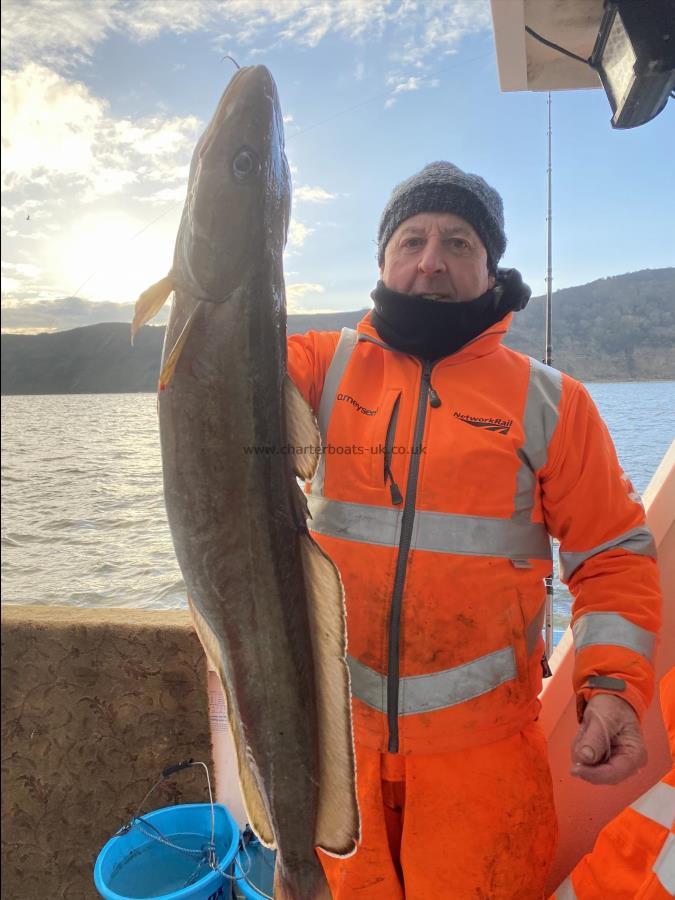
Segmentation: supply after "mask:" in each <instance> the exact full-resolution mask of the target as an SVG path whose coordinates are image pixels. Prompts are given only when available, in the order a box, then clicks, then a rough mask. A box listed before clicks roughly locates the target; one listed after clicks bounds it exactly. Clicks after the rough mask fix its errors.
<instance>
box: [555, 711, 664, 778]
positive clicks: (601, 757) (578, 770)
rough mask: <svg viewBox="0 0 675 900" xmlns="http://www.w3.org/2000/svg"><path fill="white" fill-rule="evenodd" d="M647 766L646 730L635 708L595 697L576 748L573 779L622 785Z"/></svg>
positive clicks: (584, 720) (581, 729) (577, 739)
mask: <svg viewBox="0 0 675 900" xmlns="http://www.w3.org/2000/svg"><path fill="white" fill-rule="evenodd" d="M646 762H647V751H646V749H645V744H644V740H643V738H642V729H641V727H640V722H639V720H638V717H637V715H636V713H635V710H634V709H633V707H632V706H631V705H630V704H629V703H627V702H626V701H625V700H622V699H621V698H620V697H614V696H612V695H611V694H596V695H595V696H594V697H591V699H590V700H589V701H588V704H587V705H586V709H585V710H584V718H583V721H582V723H581V725H580V727H579V731H578V732H577V736H576V738H575V740H574V743H573V744H572V775H576V776H578V777H579V778H583V779H585V780H586V781H590V782H591V783H592V784H618V783H619V782H620V781H623V780H624V779H625V778H628V777H629V776H630V775H633V773H635V772H637V770H638V769H641V768H642V766H644V764H645V763H646Z"/></svg>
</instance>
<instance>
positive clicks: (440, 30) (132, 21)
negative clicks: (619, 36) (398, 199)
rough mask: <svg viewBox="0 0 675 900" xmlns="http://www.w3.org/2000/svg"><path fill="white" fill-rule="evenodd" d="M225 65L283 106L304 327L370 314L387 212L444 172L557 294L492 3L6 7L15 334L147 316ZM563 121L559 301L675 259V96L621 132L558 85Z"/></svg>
mask: <svg viewBox="0 0 675 900" xmlns="http://www.w3.org/2000/svg"><path fill="white" fill-rule="evenodd" d="M497 2H499V0H497ZM226 54H229V55H231V56H233V57H234V58H235V59H236V60H237V62H238V63H239V64H240V65H241V66H245V65H256V64H264V65H266V66H267V67H268V68H269V69H270V71H271V72H272V75H273V76H274V79H275V81H276V83H277V87H278V90H279V95H280V99H281V106H282V110H283V114H284V121H285V132H286V153H287V156H288V159H289V163H290V165H291V172H292V178H293V209H292V219H291V227H290V233H289V242H288V245H287V249H286V254H285V277H286V288H287V299H288V308H289V312H324V311H325V312H328V311H337V310H354V309H362V308H364V307H367V306H369V305H370V300H369V294H370V291H371V290H372V288H373V287H374V286H375V283H376V281H377V277H378V271H377V260H376V235H377V226H378V222H379V217H380V214H381V212H382V209H383V208H384V206H385V204H386V202H387V199H388V197H389V195H390V193H391V190H392V188H393V187H394V186H395V185H396V184H398V183H399V182H400V181H402V180H404V179H405V178H407V177H409V176H410V175H412V174H413V173H415V172H417V171H419V169H421V168H422V167H423V166H424V165H425V164H427V163H429V162H432V161H434V160H437V159H446V160H449V161H451V162H453V163H455V164H456V165H458V166H459V167H460V168H462V169H465V170H466V171H470V172H475V173H477V174H479V175H481V176H483V177H484V178H485V179H486V180H487V181H488V183H489V184H491V185H492V186H494V187H495V188H496V189H497V190H498V191H499V192H500V194H501V195H502V197H503V200H504V206H505V215H506V233H507V237H508V248H507V251H506V255H505V257H504V259H503V261H502V265H505V266H515V267H516V268H518V269H520V271H521V272H522V273H523V276H524V278H525V280H526V281H527V282H528V283H529V284H530V285H531V287H532V289H533V293H534V294H535V295H537V294H541V293H544V292H545V275H546V205H547V197H546V185H547V174H546V167H547V135H546V132H547V115H548V113H547V95H546V94H542V93H531V92H517V93H502V92H501V91H500V88H499V79H498V73H497V64H496V54H495V47H494V39H493V34H492V19H491V15H490V6H489V3H488V0H424V2H422V0H396V2H395V0H321V2H306V0H186V2H183V0H4V2H3V16H2V328H3V331H15V332H35V331H53V330H62V329H67V328H74V327H78V326H81V325H89V324H93V323H95V322H105V321H130V320H131V316H132V310H133V303H134V302H135V300H136V298H137V296H138V295H139V294H140V293H141V292H142V291H143V290H145V288H147V287H148V286H149V285H150V284H151V283H153V282H154V281H156V280H157V279H159V278H161V277H162V276H163V275H165V274H166V273H167V271H168V269H169V268H170V265H171V259H172V256H173V245H174V241H175V235H176V231H177V227H178V221H179V218H180V212H181V208H182V204H183V200H184V197H185V188H186V183H187V172H188V166H189V162H190V157H191V154H192V150H193V148H194V145H195V143H196V141H197V139H198V137H199V135H200V134H201V132H202V131H203V129H204V127H205V126H206V124H207V123H208V121H209V119H210V117H211V115H212V114H213V112H214V110H215V108H216V105H217V103H218V100H219V98H220V96H221V94H222V92H223V90H224V88H225V87H226V85H227V83H228V81H229V79H230V78H231V77H232V75H233V74H234V65H233V64H232V63H231V62H230V61H229V60H227V59H223V57H224V56H225V55H226ZM552 116H553V217H552V222H553V287H554V289H558V288H565V287H571V286H573V285H577V284H585V283H587V282H589V281H593V280H595V279H597V278H604V277H606V276H610V275H617V274H622V273H624V272H630V271H636V270H639V269H645V268H661V267H665V266H672V265H673V264H675V227H674V226H673V214H672V209H673V207H674V205H675V188H674V186H673V185H674V179H673V173H672V170H673V164H672V148H673V146H675V102H670V103H669V105H668V107H667V108H666V110H665V111H664V112H663V113H661V115H660V116H658V117H657V118H656V119H654V120H653V121H652V122H650V123H648V124H647V125H644V126H641V127H640V128H635V129H631V130H627V131H616V130H613V129H612V128H611V126H610V121H609V120H610V118H611V110H610V107H609V104H608V101H607V99H606V97H605V95H604V92H603V91H602V90H587V91H561V92H556V93H554V94H553V101H552ZM156 321H158V322H161V321H162V317H161V316H160V317H158V319H157V320H156Z"/></svg>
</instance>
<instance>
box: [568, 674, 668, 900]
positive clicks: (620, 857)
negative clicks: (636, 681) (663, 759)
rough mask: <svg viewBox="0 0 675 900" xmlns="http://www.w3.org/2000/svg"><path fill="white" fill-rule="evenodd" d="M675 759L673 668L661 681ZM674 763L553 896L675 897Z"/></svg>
mask: <svg viewBox="0 0 675 900" xmlns="http://www.w3.org/2000/svg"><path fill="white" fill-rule="evenodd" d="M661 708H662V710H663V718H664V721H665V723H666V727H667V728H668V731H669V736H670V749H671V754H672V756H673V761H674V762H675V669H671V670H670V672H669V673H668V674H667V675H666V676H665V677H664V678H663V679H662V680H661ZM674 820H675V767H673V769H672V770H671V771H670V772H669V773H668V774H667V775H666V776H665V778H663V779H662V780H661V781H660V782H659V783H658V784H656V785H654V787H653V788H651V789H650V790H649V791H647V792H646V793H645V794H643V795H642V796H641V797H640V798H639V799H637V800H636V801H635V802H634V803H631V805H630V806H629V807H628V808H627V809H624V810H623V811H622V812H621V813H619V815H618V816H616V817H615V818H614V819H612V821H611V822H609V824H607V825H606V826H605V827H604V828H603V829H602V831H601V832H600V834H599V835H598V839H597V841H596V843H595V846H594V848H593V851H592V852H591V853H589V854H587V855H586V856H584V858H583V859H582V860H581V862H579V864H578V865H577V866H575V868H574V870H573V872H572V874H571V875H570V876H569V878H566V879H565V881H564V882H563V883H562V884H561V885H560V887H559V888H558V890H557V891H556V892H555V894H554V895H553V896H552V897H551V900H666V898H668V897H673V896H675V834H674V833H673V832H674V831H675V826H674Z"/></svg>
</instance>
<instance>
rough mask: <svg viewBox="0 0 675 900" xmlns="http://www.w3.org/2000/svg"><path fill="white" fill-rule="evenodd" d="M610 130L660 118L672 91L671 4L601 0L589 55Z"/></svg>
mask: <svg viewBox="0 0 675 900" xmlns="http://www.w3.org/2000/svg"><path fill="white" fill-rule="evenodd" d="M590 64H591V65H592V66H593V68H594V69H596V70H597V72H598V74H599V76H600V80H601V81H602V85H603V87H604V89H605V93H606V94H607V99H608V100H609V103H610V105H611V107H612V113H613V115H612V120H611V121H612V127H613V128H635V127H636V126H638V125H644V124H645V123H646V122H649V121H650V120H651V119H653V118H655V117H656V116H658V114H659V113H660V112H661V111H662V110H663V108H664V107H665V105H666V103H667V102H668V97H669V96H671V95H672V94H673V91H674V90H675V0H605V10H604V14H603V17H602V21H601V23H600V29H599V31H598V36H597V39H596V41H595V47H594V48H593V53H592V54H591V58H590Z"/></svg>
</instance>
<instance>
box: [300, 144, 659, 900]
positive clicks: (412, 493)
mask: <svg viewBox="0 0 675 900" xmlns="http://www.w3.org/2000/svg"><path fill="white" fill-rule="evenodd" d="M378 238H379V245H378V250H379V257H378V260H379V265H380V278H381V280H380V282H379V283H378V285H377V288H376V290H375V291H374V292H373V294H372V297H373V300H374V309H373V310H372V311H371V312H370V313H369V314H368V315H366V316H365V317H364V319H363V320H362V321H361V322H360V323H359V326H358V329H357V331H356V332H353V331H349V330H344V331H343V332H342V335H338V334H337V333H310V334H307V335H304V336H293V337H291V338H290V339H289V358H288V365H289V372H290V374H291V377H292V378H293V380H294V381H295V383H296V384H297V385H298V387H299V388H300V390H301V391H302V393H303V394H304V396H305V398H306V399H307V401H308V402H309V403H310V405H311V406H312V407H313V409H314V410H315V411H316V412H317V416H318V420H319V426H320V429H321V432H322V438H323V441H324V448H325V451H324V454H323V458H322V462H321V465H320V467H319V471H318V473H317V475H316V477H315V479H314V481H313V482H312V485H311V488H310V489H309V497H308V500H309V506H310V510H311V513H312V519H311V520H310V522H309V525H310V528H311V530H312V533H313V535H314V537H315V538H316V540H317V541H319V542H320V543H321V545H322V546H323V547H324V548H325V550H326V552H327V553H328V554H329V556H330V557H331V558H332V559H333V561H334V562H335V563H336V565H337V566H338V568H339V570H340V573H341V576H342V579H343V582H344V586H345V595H346V603H347V628H348V641H349V667H350V672H351V679H352V694H353V716H354V729H355V742H356V754H357V779H358V793H359V802H360V808H361V821H362V840H361V843H360V845H359V849H358V851H357V853H356V854H355V855H354V856H353V857H351V858H349V859H346V860H335V859H331V858H329V857H327V856H324V857H323V861H324V866H325V868H326V871H327V873H328V877H329V880H330V883H331V888H332V891H333V896H334V897H335V898H337V900H346V898H352V897H354V898H357V897H363V898H367V900H380V898H382V900H385V898H386V900H401V898H404V897H405V898H409V900H421V898H451V900H462V898H490V900H511V898H513V900H516V898H518V900H528V898H540V897H542V896H543V890H544V883H545V880H546V874H547V871H548V867H549V863H550V859H551V856H552V853H553V849H554V845H555V839H556V821H555V812H554V808H553V800H552V790H551V778H550V772H549V769H548V763H547V758H546V748H545V742H544V739H543V736H542V734H541V732H540V730H539V726H538V725H537V722H536V719H537V715H538V710H539V702H538V700H537V694H538V693H539V691H540V688H541V677H542V650H543V643H542V638H541V627H542V621H543V613H544V586H543V579H544V577H545V576H546V575H548V574H549V573H550V572H551V558H550V543H549V537H548V534H552V535H553V536H555V537H557V538H558V539H559V540H560V542H561V548H560V549H561V554H560V558H561V571H562V576H563V578H564V579H565V580H566V582H567V583H568V584H569V586H570V589H571V591H572V593H573V595H574V597H575V604H574V611H573V628H574V634H575V641H576V649H577V658H576V668H575V674H574V688H575V691H576V693H577V697H578V702H579V714H580V721H581V730H580V736H579V738H578V740H577V743H576V745H575V747H574V749H573V757H572V760H573V766H574V769H575V771H576V772H577V774H579V775H580V776H581V777H583V778H587V779H589V780H591V781H594V782H597V783H612V782H616V781H619V780H621V779H622V778H624V777H626V776H627V775H629V774H631V773H632V772H634V771H635V770H636V769H637V768H638V767H639V766H640V765H641V764H642V763H643V761H644V747H643V744H642V739H641V733H640V725H639V718H640V716H641V715H642V714H643V712H644V710H645V709H646V707H647V705H648V704H649V702H650V700H651V696H652V691H653V671H652V667H651V664H650V656H651V653H652V649H653V644H654V639H655V634H656V632H657V630H658V625H659V589H658V576H657V571H656V566H655V561H654V545H653V541H652V539H651V536H650V534H649V531H648V530H647V528H646V526H645V521H644V514H643V510H642V507H641V505H640V501H639V498H638V497H637V496H636V495H635V493H634V491H633V489H632V486H631V485H630V482H629V481H628V479H627V478H626V476H625V475H624V474H623V472H622V470H621V468H620V466H619V463H618V461H617V459H616V454H615V452H614V448H613V446H612V443H611V440H610V438H609V435H608V432H607V429H606V428H605V426H604V424H603V423H602V421H601V419H600V418H599V416H598V413H597V411H596V410H595V407H594V406H593V403H592V401H591V400H590V398H589V396H588V394H587V393H586V391H585V389H584V388H583V386H582V385H580V384H579V383H578V382H575V381H574V380H573V379H571V378H568V377H567V376H565V375H561V374H560V373H559V372H556V371H555V370H553V369H550V368H548V367H546V366H543V365H542V364H540V363H538V362H536V361H535V360H531V359H529V358H527V357H525V356H523V355H521V354H518V353H515V352H513V351H511V350H509V349H507V348H505V347H504V346H503V345H502V339H503V337H504V335H505V334H506V332H507V330H508V327H509V324H510V321H511V317H512V313H513V312H514V311H517V310H519V309H522V308H523V307H524V306H525V304H526V303H527V300H528V299H529V289H528V288H527V287H526V286H525V285H523V283H522V280H521V278H520V276H519V274H518V273H517V272H516V271H515V270H507V271H504V270H500V269H498V263H499V260H500V258H501V257H502V255H503V253H504V250H505V248H506V236H505V233H504V220H503V210H502V202H501V198H500V197H499V195H498V194H497V192H496V191H495V190H494V189H493V188H491V187H490V186H489V185H488V184H487V183H486V182H485V181H484V180H483V179H482V178H479V177H478V176H476V175H471V174H468V173H465V172H462V171H461V170H460V169H458V168H457V167H455V166H453V165H451V164H450V163H447V162H437V163H432V164H431V165H428V166H426V167H425V168H424V169H423V170H422V171H421V172H419V173H418V174H417V175H414V176H413V177H412V178H410V179H408V180H407V181H405V182H403V183H402V184H400V185H399V186H398V187H397V188H395V190H394V192H393V193H392V196H391V198H390V200H389V202H388V204H387V206H386V208H385V210H384V212H383V214H382V219H381V222H380V227H379V235H378ZM547 532H548V533H547Z"/></svg>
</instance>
